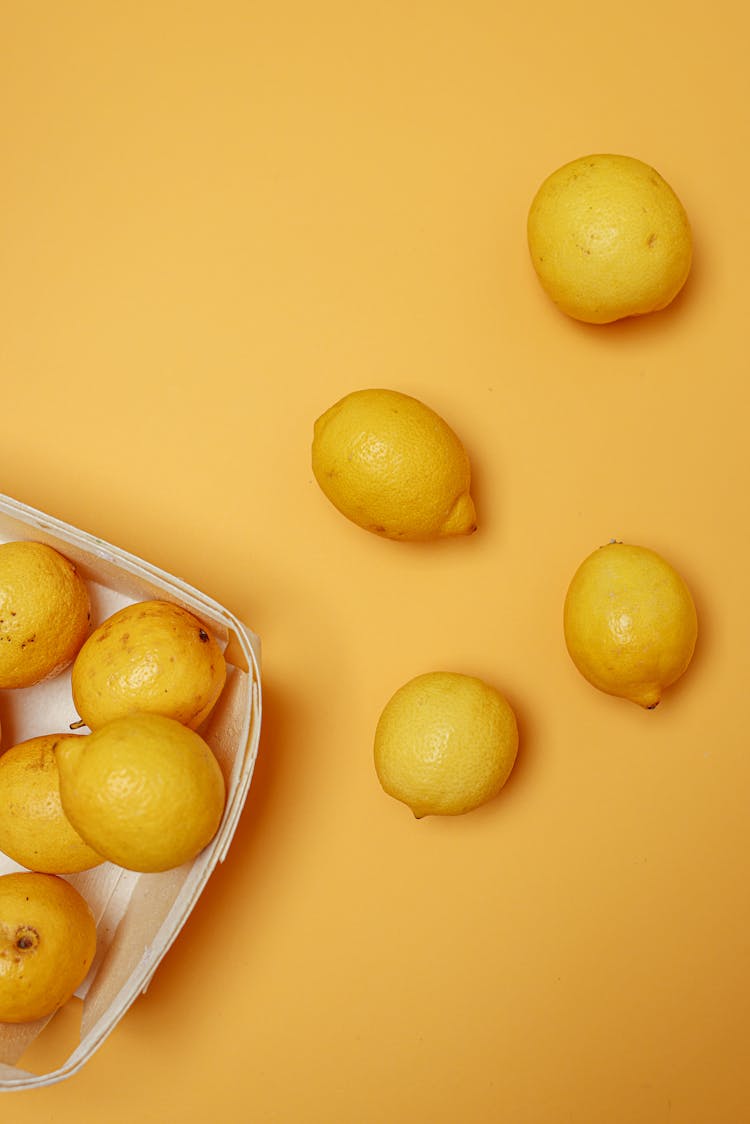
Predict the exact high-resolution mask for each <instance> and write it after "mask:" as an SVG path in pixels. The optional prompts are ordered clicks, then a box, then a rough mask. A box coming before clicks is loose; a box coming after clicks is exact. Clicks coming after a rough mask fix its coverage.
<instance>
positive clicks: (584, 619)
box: [563, 542, 698, 710]
mask: <svg viewBox="0 0 750 1124" xmlns="http://www.w3.org/2000/svg"><path fill="white" fill-rule="evenodd" d="M563 625H564V632H565V642H566V645H567V648H568V651H569V653H570V655H571V658H572V660H573V662H574V664H575V665H576V667H577V668H578V670H579V671H580V672H581V674H582V675H583V676H584V677H585V678H586V679H588V681H589V683H592V684H593V686H594V687H598V688H599V690H600V691H605V692H606V693H607V694H610V695H617V696H619V697H621V698H625V699H631V700H632V701H633V702H636V703H639V705H640V706H644V707H646V708H648V709H649V710H652V709H653V708H654V707H655V706H656V705H657V704H658V702H659V700H660V699H661V695H662V692H663V691H664V689H665V688H666V687H668V686H669V685H670V683H674V682H675V681H676V680H677V679H679V677H680V676H681V675H682V674H683V672H684V671H685V670H686V669H687V667H688V664H689V663H690V660H691V658H692V655H693V650H694V648H695V643H696V638H697V635H698V621H697V617H696V612H695V605H694V604H693V598H692V596H691V594H690V590H689V589H688V587H687V585H686V584H685V582H684V581H683V579H682V578H681V577H680V575H679V574H678V573H677V572H676V571H675V570H674V569H673V568H672V567H671V566H670V565H669V563H668V562H665V561H664V559H663V558H661V557H660V556H659V555H658V554H656V553H655V552H654V551H653V550H648V549H647V548H646V547H643V546H629V545H627V544H625V543H620V542H611V543H608V544H607V545H606V546H602V547H599V549H598V550H595V551H594V553H593V554H590V555H589V557H588V558H586V559H585V560H584V561H583V562H582V563H581V565H580V566H579V568H578V570H577V571H576V573H575V575H574V576H573V580H572V581H571V583H570V587H569V589H568V592H567V596H566V598H565V608H564V616H563Z"/></svg>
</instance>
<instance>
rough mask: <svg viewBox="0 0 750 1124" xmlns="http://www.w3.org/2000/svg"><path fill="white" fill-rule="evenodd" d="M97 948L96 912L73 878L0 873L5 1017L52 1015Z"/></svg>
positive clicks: (0, 1009)
mask: <svg viewBox="0 0 750 1124" xmlns="http://www.w3.org/2000/svg"><path fill="white" fill-rule="evenodd" d="M95 952H96V923H95V922H94V917H93V914H92V913H91V910H90V908H89V906H88V904H87V902H86V901H85V899H84V898H83V897H82V895H81V894H79V893H78V891H77V890H75V889H74V888H73V887H72V886H71V885H70V883H68V882H66V881H65V880H64V879H63V878H58V877H56V876H55V875H53V874H39V873H38V872H36V871H34V872H29V871H26V872H20V873H17V874H4V875H2V876H0V1022H6V1023H23V1022H34V1021H35V1020H36V1019H42V1018H45V1017H46V1016H47V1015H51V1014H53V1013H54V1012H55V1011H56V1010H57V1009H58V1008H59V1007H62V1005H63V1003H66V1002H67V1001H68V999H70V997H71V995H73V993H74V992H75V990H76V988H77V987H78V985H79V984H80V983H81V981H82V980H84V979H85V977H86V973H87V972H88V970H89V968H90V967H91V963H92V961H93V959H94V953H95Z"/></svg>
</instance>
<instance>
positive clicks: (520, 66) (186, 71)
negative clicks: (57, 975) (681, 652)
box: [0, 0, 750, 1124]
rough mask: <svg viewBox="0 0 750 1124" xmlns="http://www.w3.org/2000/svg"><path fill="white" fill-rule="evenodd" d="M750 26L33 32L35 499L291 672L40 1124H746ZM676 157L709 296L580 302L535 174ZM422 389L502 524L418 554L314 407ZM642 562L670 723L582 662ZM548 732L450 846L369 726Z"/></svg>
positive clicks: (6, 286) (166, 17) (3, 253)
mask: <svg viewBox="0 0 750 1124" xmlns="http://www.w3.org/2000/svg"><path fill="white" fill-rule="evenodd" d="M749 34H750V15H748V9H747V8H746V6H743V5H739V4H731V5H730V4H728V3H727V4H722V3H721V2H720V3H718V4H715V5H713V6H712V7H711V8H710V9H709V10H707V9H705V8H702V7H700V6H695V7H691V6H689V5H688V6H685V5H677V4H675V3H661V2H659V0H633V2H632V3H631V4H630V5H628V6H627V8H622V7H619V8H618V7H617V6H615V7H612V8H607V7H606V6H602V5H594V4H586V3H583V2H581V0H573V3H571V4H566V5H562V6H561V5H560V4H557V3H553V2H551V0H541V2H540V3H538V4H535V5H530V4H523V5H521V4H518V5H504V4H501V3H497V2H495V3H491V2H489V0H464V2H463V3H461V4H458V3H448V2H446V0H430V2H428V0H413V2H408V3H405V2H403V0H401V2H395V0H378V2H374V0H364V2H362V3H350V2H349V3H345V2H344V0H318V2H317V3H315V4H305V3H303V2H301V0H278V2H276V3H273V4H272V3H260V2H255V0H248V2H244V3H240V2H231V0H213V2H212V3H210V4H209V3H207V2H205V0H182V2H179V0H174V2H171V3H170V2H164V0H148V2H146V0H134V2H132V3H126V4H115V3H111V2H110V3H108V2H106V0H105V2H104V3H102V2H94V0H88V2H82V0H71V2H69V3H64V4H61V3H58V2H53V0H32V2H30V3H23V4H6V5H4V6H3V9H2V12H1V13H0V156H1V158H2V173H1V174H0V318H1V323H2V327H1V330H0V371H1V372H2V385H3V393H2V410H1V411H0V422H1V427H2V430H1V431H2V440H1V442H0V488H1V489H2V491H3V492H5V493H7V494H9V495H11V496H14V497H15V498H17V499H19V500H22V501H24V502H26V503H29V504H31V505H33V506H35V507H38V508H41V509H42V510H45V511H48V512H50V513H52V514H54V515H56V516H58V517H59V518H62V519H64V520H67V521H68V522H70V523H73V524H75V525H77V526H80V527H82V528H84V529H85V530H87V531H90V532H92V533H94V534H96V535H99V536H101V537H102V538H104V539H108V540H110V541H111V542H114V543H116V544H117V545H118V546H121V547H124V548H126V549H127V550H130V551H132V552H134V553H136V554H139V555H141V556H143V557H145V558H147V559H148V560H149V561H151V562H154V563H155V564H157V565H159V566H161V567H163V568H164V569H166V570H168V571H170V572H172V573H176V574H178V575H179V576H180V577H182V578H185V579H186V580H188V581H190V582H192V583H193V584H194V585H197V586H198V587H200V588H201V589H204V590H205V591H206V592H207V593H209V594H210V595H212V596H213V597H215V598H216V599H217V600H219V601H221V602H223V603H224V604H226V605H227V606H228V607H229V608H230V609H231V610H232V611H233V612H234V613H236V614H237V615H238V616H239V617H241V618H242V619H244V620H245V622H246V623H247V624H248V625H249V626H250V627H251V628H253V629H254V630H255V631H257V632H258V633H259V634H260V636H261V638H262V641H263V654H264V691H265V716H264V729H263V734H262V739H261V750H260V756H259V760H258V765H257V769H256V774H255V778H254V781H253V785H252V788H251V790H250V795H249V798H248V802H247V805H246V810H245V813H244V816H243V819H242V821H241V824H240V828H239V830H238V833H237V835H236V837H235V841H234V843H233V846H232V849H231V851H230V853H229V856H228V859H227V861H226V863H225V864H224V865H223V866H222V867H221V868H220V869H219V870H218V871H217V872H216V874H215V875H214V877H213V878H212V880H211V882H210V883H209V885H208V887H207V889H206V891H205V893H204V896H203V898H202V899H201V901H200V903H199V905H198V907H197V909H196V910H195V912H194V914H193V915H192V917H191V919H190V921H189V923H188V925H187V926H186V928H185V929H184V930H183V932H182V934H181V935H180V937H179V939H178V941H177V943H176V945H175V946H174V948H173V949H172V951H171V952H170V953H169V955H168V956H167V958H166V960H165V961H164V963H163V964H162V966H161V967H160V969H159V971H158V973H157V975H156V977H155V979H154V981H153V983H152V985H151V987H150V989H149V991H148V992H147V994H146V995H145V996H144V997H142V998H141V999H139V1000H138V1002H137V1003H136V1004H135V1006H134V1007H133V1008H132V1009H131V1010H130V1011H129V1012H128V1014H127V1015H126V1016H125V1018H124V1019H123V1021H122V1022H121V1023H120V1024H119V1026H118V1027H117V1029H116V1030H115V1032H114V1033H113V1034H112V1036H111V1037H110V1038H109V1039H108V1040H107V1042H106V1043H105V1045H104V1046H103V1047H102V1048H101V1050H100V1051H99V1052H98V1053H97V1054H95V1056H94V1057H93V1058H92V1059H91V1060H90V1061H89V1062H88V1064H87V1065H86V1066H85V1068H84V1069H83V1070H82V1071H81V1072H80V1073H79V1074H77V1075H75V1076H74V1077H72V1078H70V1079H69V1080H68V1081H66V1082H64V1083H62V1084H59V1085H56V1086H54V1087H52V1088H50V1089H44V1090H38V1091H29V1092H24V1093H8V1094H6V1096H7V1098H8V1099H7V1100H4V1101H3V1102H2V1113H3V1117H4V1118H5V1117H7V1118H8V1119H11V1118H12V1119H13V1121H14V1124H26V1122H27V1121H28V1122H29V1124H31V1122H32V1121H33V1122H34V1124H38V1122H39V1121H40V1120H42V1119H44V1120H48V1119H53V1118H54V1120H55V1122H56V1124H73V1122H75V1124H80V1122H81V1121H82V1120H84V1121H88V1120H91V1121H94V1120H101V1121H106V1122H107V1124H121V1122H122V1124H124V1122H132V1121H138V1122H139V1124H151V1122H156V1121H163V1120H168V1121H171V1120H175V1121H181V1122H190V1121H199V1120H205V1119H216V1120H219V1119H220V1120H222V1121H225V1122H234V1121H238V1122H239V1121H246V1120H252V1121H258V1122H263V1124H266V1122H268V1124H271V1122H273V1124H453V1122H454V1121H458V1120H465V1121H468V1122H470V1124H494V1122H500V1121H502V1122H507V1124H605V1122H606V1124H636V1122H637V1124H741V1122H744V1121H746V1120H747V1119H748V1118H750V1071H749V1070H748V1067H747V1035H748V1017H749V1016H748V1012H749V1011H750V985H749V984H748V970H747V961H748V951H749V948H750V880H749V879H748V877H747V869H748V861H747V856H748V849H749V847H750V820H749V818H748V800H747V792H748V786H749V785H750V753H749V752H748V739H747V732H746V727H747V722H746V709H745V707H746V703H747V693H748V692H747V681H746V677H747V665H748V657H747V636H748V632H749V630H750V609H749V605H750V601H749V600H748V597H747V580H748V563H749V561H750V541H749V539H748V526H747V517H746V495H747V489H748V484H749V483H750V473H749V471H748V439H747V416H748V407H749V406H750V395H749V392H748V379H747V320H748V312H747V273H746V270H747V260H748V249H749V248H750V247H749V246H748V242H749V240H750V236H749V235H748V226H747V183H748V178H749V176H750V157H749V156H748V151H749V149H748V144H747V130H748V117H747V105H748V94H749V93H750V90H749V88H748V87H749V85H750V83H749V82H748V71H747V65H746V44H747V41H748V35H749ZM597 151H614V152H623V153H627V154H629V155H633V156H637V157H639V158H640V159H642V160H645V161H647V162H649V163H651V164H653V165H654V166H655V167H656V168H658V170H659V171H660V172H661V174H662V175H663V176H664V177H665V178H666V179H667V180H668V181H669V182H670V183H671V184H672V186H673V187H674V188H675V190H676V191H677V192H678V194H679V195H680V197H681V199H682V201H683V203H684V204H685V206H686V208H687V211H688V213H689V215H690V217H691V221H692V224H693V228H694V236H695V262H694V268H693V272H692V275H691V278H690V280H689V282H688V285H687V287H686V289H685V290H684V292H683V294H682V295H681V296H680V297H679V298H678V300H677V301H676V302H675V303H674V305H673V306H672V307H670V309H668V310H667V311H665V312H663V313H660V314H656V315H654V316H652V317H650V318H646V319H642V320H639V321H632V322H627V323H622V324H619V325H613V326H610V327H600V328H591V327H587V326H584V325H580V324H577V323H575V322H573V321H571V320H568V319H566V318H565V317H564V316H562V315H561V314H560V313H559V312H558V311H557V310H556V309H555V308H554V307H553V306H552V305H551V303H550V302H549V301H548V300H547V299H546V297H545V296H544V294H543V293H542V291H541V288H540V287H539V285H538V283H537V281H536V278H535V277H534V275H533V271H532V269H531V266H530V262H529V258H528V253H527V249H526V244H525V220H526V213H527V210H528V206H529V203H530V201H531V198H532V196H533V194H534V192H535V191H536V188H537V187H538V185H539V183H540V182H541V180H542V179H543V178H544V177H545V176H546V175H547V174H548V173H549V172H551V171H552V170H553V169H554V168H556V167H557V166H558V165H560V164H561V163H563V162H565V161H566V160H568V159H572V158H573V157H576V156H579V155H583V154H585V153H589V152H597ZM365 386H389V387H394V388H396V389H400V390H402V391H405V392H407V393H410V394H414V395H416V396H417V397H420V398H422V399H423V400H424V401H426V402H428V403H429V404H430V405H431V406H432V407H433V408H435V409H437V410H438V411H439V412H440V413H442V414H443V416H444V417H445V418H446V419H447V420H448V421H449V422H450V424H451V425H452V426H453V427H454V428H455V429H456V430H457V432H458V433H459V435H460V436H461V437H462V439H463V441H464V443H465V445H466V447H467V449H468V450H469V453H470V456H471V459H472V465H473V470H474V480H475V486H474V494H475V498H476V503H477V508H478V513H479V530H478V532H477V534H476V535H474V536H472V537H471V538H468V539H462V540H460V541H451V542H444V543H438V544H433V545H414V546H413V545H408V544H401V543H392V542H387V541H381V540H380V539H378V538H377V537H375V536H373V535H370V534H368V533H366V532H364V531H361V530H360V529H359V528H357V527H355V526H353V525H352V524H350V523H348V522H347V521H346V520H344V519H343V518H342V517H341V516H340V515H339V514H338V513H337V512H336V511H335V510H334V509H333V508H332V507H331V506H330V504H328V502H327V501H326V500H325V498H324V497H323V496H322V494H321V493H320V491H319V489H318V488H317V485H316V484H315V481H314V479H313V476H312V472H311V468H310V442H311V438H312V425H313V421H314V419H315V418H316V417H317V416H318V415H319V414H320V413H322V412H323V411H324V410H325V409H326V408H327V407H328V406H329V405H331V404H332V403H333V402H334V401H335V400H336V399H337V398H339V397H341V396H342V395H343V394H345V393H347V392H348V391H350V390H353V389H355V388H359V387H365ZM612 537H617V538H622V539H626V540H628V541H631V542H639V543H642V544H644V545H647V546H651V547H652V548H654V549H656V550H658V551H660V552H661V553H663V554H664V555H665V556H666V557H667V558H669V560H670V561H671V562H672V563H673V564H674V565H675V566H676V567H677V568H678V569H679V570H680V571H681V572H682V574H683V576H684V577H685V578H686V579H687V581H688V582H689V584H690V585H691V588H692V589H693V592H694V596H695V599H696V602H697V605H698V611H699V617H700V627H701V635H700V640H699V646H698V649H697V652H696V657H695V660H694V663H693V665H692V667H691V668H690V670H689V672H688V674H687V675H686V676H685V678H684V679H683V681H682V682H681V683H680V684H679V685H677V686H676V687H674V688H673V689H672V690H671V691H670V692H668V694H667V695H666V696H665V699H664V701H663V703H662V705H661V706H660V707H659V708H658V710H656V711H654V712H653V713H646V712H644V711H641V710H640V709H638V708H637V707H635V706H634V705H631V704H628V703H626V702H622V701H619V700H615V699H611V698H608V697H606V696H604V695H602V694H599V693H598V692H596V691H594V690H593V689H592V688H591V687H589V685H588V684H587V683H585V682H584V680H583V679H582V678H581V677H580V676H579V675H578V673H577V672H576V671H575V669H574V668H573V666H572V664H571V662H570V660H569V659H568V657H567V654H566V652H565V649H564V643H563V638H562V631H561V610H562V602H563V598H564V594H565V590H566V587H567V583H568V581H569V579H570V577H571V575H572V573H573V571H574V569H575V567H576V566H577V565H578V563H579V562H580V561H581V560H582V558H583V557H584V556H585V555H587V554H588V553H589V552H590V551H591V550H593V549H594V548H595V547H596V546H598V545H599V544H600V543H602V542H605V541H607V540H608V539H610V538H612ZM437 668H445V669H449V670H459V671H465V672H468V673H471V674H476V675H479V676H481V677H482V678H484V679H486V680H487V681H489V682H491V683H492V684H494V685H495V686H497V687H498V688H500V689H501V690H502V691H504V692H505V693H506V694H507V696H508V698H509V699H510V701H511V702H512V704H513V705H514V707H515V708H516V710H517V713H518V716H519V723H520V728H521V753H520V757H519V761H518V764H517V768H516V770H515V772H514V775H513V777H512V778H511V780H510V782H509V783H508V785H507V787H506V789H505V790H504V791H503V793H502V794H501V796H500V797H499V798H498V799H497V800H496V801H494V802H493V803H491V804H489V805H487V806H485V807H484V808H482V809H479V810H478V811H476V812H472V813H471V814H470V815H467V816H464V817H459V818H457V819H447V820H439V819H427V820H423V821H420V822H416V821H415V820H414V819H413V817H412V816H411V814H410V813H409V812H408V810H407V809H406V808H404V807H403V806H402V805H400V804H397V803H396V802H395V801H392V800H390V799H389V798H388V797H386V796H385V795H384V793H383V792H382V791H381V790H380V788H379V786H378V784H377V780H376V777H375V774H374V769H373V766H372V735H373V732H374V727H375V723H376V721H377V717H378V715H379V713H380V710H381V709H382V706H383V705H384V704H385V702H386V700H387V699H388V697H389V696H390V695H391V693H392V692H393V691H394V690H395V689H396V688H397V687H398V686H399V685H400V684H401V683H402V682H404V681H405V680H406V679H408V678H410V677H411V676H413V675H416V674H418V673H421V672H423V671H428V670H433V669H437Z"/></svg>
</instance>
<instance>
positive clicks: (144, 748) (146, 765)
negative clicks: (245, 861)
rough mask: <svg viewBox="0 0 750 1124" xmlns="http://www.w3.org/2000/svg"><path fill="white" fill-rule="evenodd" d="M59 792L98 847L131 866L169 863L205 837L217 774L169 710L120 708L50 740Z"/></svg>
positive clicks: (215, 820) (212, 816)
mask: <svg viewBox="0 0 750 1124" xmlns="http://www.w3.org/2000/svg"><path fill="white" fill-rule="evenodd" d="M57 756H58V767H59V770H60V798H61V800H62V806H63V810H64V812H65V814H66V816H67V817H68V819H69V820H70V822H71V823H72V825H73V827H74V828H75V829H76V831H77V832H78V833H79V835H81V837H82V838H83V839H85V840H86V842H87V843H88V844H89V846H90V847H93V848H94V850H95V851H97V852H98V854H100V855H103V856H104V858H106V859H108V860H109V861H110V862H113V863H116V864H117V865H118V866H123V867H126V868H127V869H128V870H136V871H149V872H151V871H161V870H170V869H172V868H173V867H176V866H181V865H182V863H185V862H188V861H190V860H192V859H194V858H195V856H196V855H197V854H198V853H199V852H200V851H202V850H203V848H204V847H205V846H206V845H207V844H208V843H210V841H211V840H212V839H213V837H214V835H215V834H216V831H217V829H218V827H219V824H220V822H221V817H222V813H223V810H224V801H225V785H224V777H223V774H222V771H221V768H220V766H219V763H218V761H217V759H216V757H215V756H214V754H213V752H212V750H211V748H210V746H209V745H208V744H207V742H206V741H204V739H203V738H202V737H201V736H200V734H198V733H196V731H195V730H190V729H189V728H188V727H187V726H183V725H182V723H181V722H177V721H176V720H175V719H174V718H165V717H164V715H161V714H127V715H125V716H123V717H122V718H115V719H113V721H112V722H108V723H107V724H106V725H105V726H102V727H101V728H100V729H98V730H96V731H95V732H94V733H92V734H85V735H79V736H78V737H71V738H66V739H65V741H63V742H61V743H60V745H59V746H58V748H57Z"/></svg>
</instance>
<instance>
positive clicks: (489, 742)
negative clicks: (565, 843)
mask: <svg viewBox="0 0 750 1124" xmlns="http://www.w3.org/2000/svg"><path fill="white" fill-rule="evenodd" d="M517 752H518V727H517V724H516V718H515V714H514V713H513V710H512V709H511V707H510V705H509V703H508V702H507V701H506V700H505V699H504V698H503V696H502V695H501V694H500V693H499V692H498V691H496V690H495V688H494V687H490V686H489V685H488V684H487V683H484V682H482V680H481V679H476V678H474V677H473V676H470V675H461V674H459V673H457V672H447V671H434V672H428V673H427V674H425V675H419V676H417V677H416V678H415V679H411V680H410V681H409V682H408V683H405V684H404V685H403V686H402V687H400V688H399V689H398V690H397V691H396V693H395V694H394V695H393V696H392V698H391V699H390V700H389V701H388V703H387V704H386V706H385V708H384V710H383V712H382V714H381V715H380V719H379V721H378V724H377V729H376V731H375V770H376V772H377V775H378V779H379V780H380V783H381V785H382V786H383V788H384V790H385V791H386V792H387V793H388V795H389V796H393V797H395V799H396V800H401V801H402V802H403V803H404V804H407V805H408V806H409V807H410V808H411V810H412V811H413V813H414V815H415V816H417V818H421V817H422V816H429V815H444V816H457V815H461V814H462V813H464V812H469V811H471V810H472V808H476V807H478V806H479V805H480V804H484V803H485V802H486V801H488V800H491V799H492V797H493V796H496V795H497V793H498V792H499V791H500V789H501V788H502V787H503V785H504V784H505V782H506V781H507V779H508V777H509V776H510V772H511V770H512V768H513V765H514V763H515V760H516V754H517Z"/></svg>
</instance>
